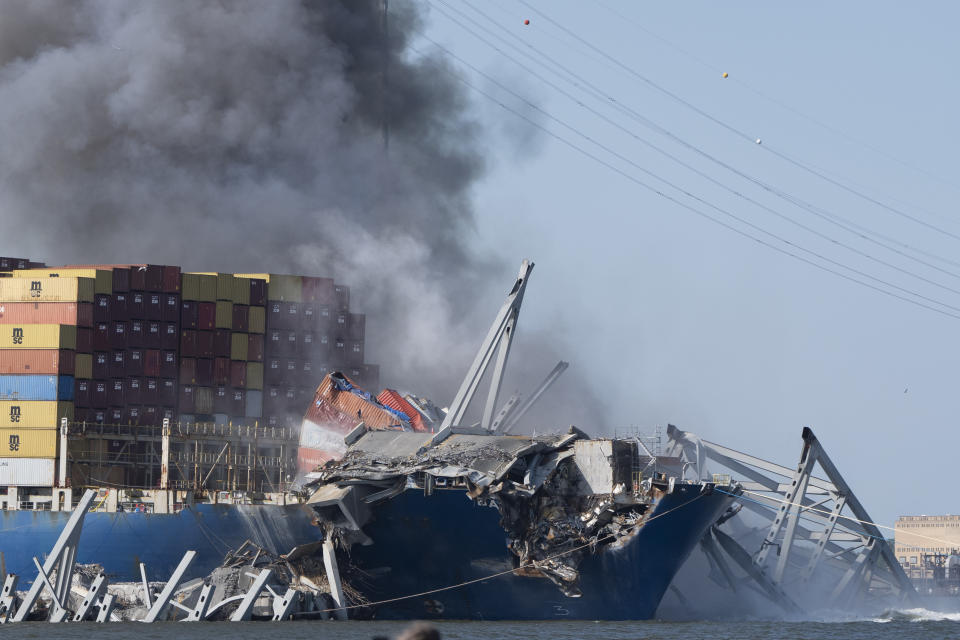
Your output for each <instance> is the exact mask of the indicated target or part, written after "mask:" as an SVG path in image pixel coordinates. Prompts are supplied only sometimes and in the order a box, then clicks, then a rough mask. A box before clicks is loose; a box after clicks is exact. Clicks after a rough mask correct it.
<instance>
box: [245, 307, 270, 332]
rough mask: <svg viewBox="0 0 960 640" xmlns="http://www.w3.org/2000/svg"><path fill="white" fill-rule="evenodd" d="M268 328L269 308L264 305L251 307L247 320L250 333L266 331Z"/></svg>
mask: <svg viewBox="0 0 960 640" xmlns="http://www.w3.org/2000/svg"><path fill="white" fill-rule="evenodd" d="M266 330H267V310H266V309H265V308H263V307H250V315H249V317H248V322H247V331H249V332H250V333H265V332H266Z"/></svg>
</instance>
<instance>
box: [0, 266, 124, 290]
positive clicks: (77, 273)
mask: <svg viewBox="0 0 960 640" xmlns="http://www.w3.org/2000/svg"><path fill="white" fill-rule="evenodd" d="M41 276H43V277H47V278H92V279H93V292H94V293H113V272H112V271H110V270H109V269H20V270H17V271H14V272H13V277H14V278H27V279H36V278H38V277H41Z"/></svg>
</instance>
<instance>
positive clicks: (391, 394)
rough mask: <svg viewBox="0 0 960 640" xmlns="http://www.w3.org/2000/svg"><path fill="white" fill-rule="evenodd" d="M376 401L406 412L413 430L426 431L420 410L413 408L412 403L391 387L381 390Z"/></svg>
mask: <svg viewBox="0 0 960 640" xmlns="http://www.w3.org/2000/svg"><path fill="white" fill-rule="evenodd" d="M377 402H379V403H380V404H382V405H384V406H386V407H390V408H391V409H394V410H395V411H399V412H401V413H405V414H407V417H409V418H410V420H409V422H410V426H411V427H413V430H414V431H428V429H427V426H426V425H425V424H424V422H423V416H421V415H420V412H419V411H417V410H416V409H414V408H413V405H411V404H410V403H409V402H407V400H406V399H405V398H404V397H403V396H401V395H400V394H399V393H397V392H396V391H394V390H393V389H384V390H383V391H381V392H380V395H378V396H377Z"/></svg>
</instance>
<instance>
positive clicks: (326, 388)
mask: <svg viewBox="0 0 960 640" xmlns="http://www.w3.org/2000/svg"><path fill="white" fill-rule="evenodd" d="M340 375H343V374H340ZM344 379H346V380H347V381H348V382H349V383H350V384H351V385H352V386H353V387H354V388H355V389H357V390H360V391H363V389H361V388H360V387H358V386H357V385H356V384H354V383H353V381H352V380H350V379H349V378H347V377H346V376H344ZM324 404H329V406H330V407H332V408H333V409H335V410H336V411H338V412H340V413H342V414H343V415H344V416H346V418H347V419H349V420H356V422H358V423H359V422H360V421H361V420H362V421H363V423H364V424H366V425H367V426H368V427H370V428H371V429H385V428H387V427H391V426H395V425H399V424H400V419H399V418H398V417H397V416H395V415H394V414H392V413H390V412H389V411H387V410H386V409H384V408H383V407H381V406H379V405H377V404H376V401H375V400H374V401H369V400H365V399H364V398H362V397H360V396H358V395H357V394H355V393H353V391H341V390H340V389H338V388H337V386H336V384H335V383H334V381H333V378H332V374H327V375H326V376H325V377H324V378H323V381H322V382H321V383H320V386H319V387H317V393H316V395H315V396H314V401H313V404H312V405H310V408H309V409H307V415H306V416H305V417H306V419H307V420H311V421H313V422H317V424H320V423H322V419H321V420H320V421H317V420H313V417H312V415H311V414H312V413H313V412H316V411H318V410H320V409H322V407H323V405H324Z"/></svg>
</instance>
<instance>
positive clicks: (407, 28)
mask: <svg viewBox="0 0 960 640" xmlns="http://www.w3.org/2000/svg"><path fill="white" fill-rule="evenodd" d="M422 20H423V16H422V15H421V11H420V7H419V6H418V5H416V4H414V3H413V2H409V1H407V2H404V1H398V0H391V2H390V10H389V14H388V18H387V20H386V25H385V23H384V14H383V12H382V4H381V1H380V0H362V1H361V0H339V1H334V0H327V1H323V2H294V1H271V2H262V1H243V0H238V1H231V2H213V1H211V2H199V3H198V2H193V1H190V2H187V1H177V0H172V1H164V2H138V1H131V0H87V1H69V2H68V1H66V0H63V1H53V0H7V1H6V2H4V3H3V4H2V5H0V146H2V149H3V153H2V154H0V223H2V224H3V227H4V229H5V230H7V231H6V232H5V234H4V235H5V237H6V239H7V242H4V243H3V246H2V247H0V253H3V254H11V253H12V254H15V255H19V254H28V255H29V256H30V257H32V258H34V259H41V260H46V261H47V262H48V263H50V264H66V263H71V262H77V263H97V262H152V263H161V264H180V265H182V266H183V267H184V268H186V269H188V270H219V271H248V272H257V271H269V272H275V273H276V272H280V273H284V272H288V273H308V274H314V275H331V276H333V277H335V278H337V280H338V281H339V282H343V283H345V284H348V285H350V286H351V287H352V291H353V292H354V293H355V297H354V303H353V304H352V306H353V307H355V308H357V309H359V310H362V311H365V312H367V314H368V316H369V318H370V320H369V324H368V347H367V352H368V356H369V357H368V359H370V360H372V361H374V362H380V363H383V365H384V368H383V383H384V384H391V385H398V386H399V385H400V384H401V382H400V381H404V380H415V382H413V383H412V384H408V385H407V386H408V387H409V388H410V389H411V390H417V391H419V392H421V393H427V394H436V395H437V397H438V401H439V402H441V403H442V402H445V401H446V398H447V397H448V396H449V395H450V394H452V392H453V391H454V390H455V382H456V381H457V380H459V378H460V376H462V373H463V369H464V367H465V365H466V363H468V362H469V360H470V358H471V356H472V353H473V350H474V349H475V348H476V346H477V344H478V342H479V340H480V338H481V335H482V333H477V330H478V328H479V329H480V330H481V331H482V330H483V328H484V325H485V323H487V322H489V321H490V319H492V316H493V313H494V311H495V309H494V308H490V309H489V312H485V313H482V314H481V322H480V323H477V322H473V321H468V320H467V319H468V318H469V317H470V316H471V315H472V314H473V313H474V312H475V310H476V307H475V305H476V303H477V301H478V299H485V298H484V297H483V295H481V292H483V291H486V287H487V286H488V285H489V284H490V283H492V284H495V285H499V287H498V289H499V288H503V289H504V292H505V291H506V289H507V287H508V286H509V284H510V283H509V278H510V274H511V272H512V271H513V270H514V269H515V268H516V265H513V264H511V265H508V266H507V267H506V268H505V269H503V268H500V269H493V268H492V267H491V266H490V264H489V262H488V261H487V260H485V259H483V258H482V257H480V256H477V255H475V254H474V253H473V252H472V251H471V249H470V245H471V241H472V240H473V235H474V227H473V212H472V210H471V205H470V199H469V192H470V188H471V186H472V185H474V183H475V182H476V181H477V179H478V178H479V177H480V176H481V175H482V173H483V169H484V161H483V155H482V152H481V146H480V144H479V140H480V139H481V133H482V132H481V130H480V127H479V126H478V124H477V123H476V122H475V121H473V120H472V119H471V117H470V109H469V106H470V105H469V103H468V100H467V97H466V95H465V93H464V88H463V87H462V85H460V84H459V83H458V82H457V81H456V79H454V78H453V77H452V76H451V75H450V74H448V73H446V72H445V70H446V69H448V68H449V67H448V63H447V62H446V61H445V60H444V59H443V58H442V57H441V56H440V55H438V54H436V52H434V53H427V54H426V55H424V56H421V55H419V54H417V55H412V54H411V52H410V51H409V47H408V45H409V43H410V41H411V40H413V39H415V38H416V34H417V31H418V29H419V28H420V26H421V23H422ZM385 34H386V35H385ZM387 137H388V139H389V148H388V150H387V149H385V138H387ZM518 262H519V260H518ZM491 276H496V277H491ZM492 299H493V300H495V301H497V302H499V298H498V297H493V298H492ZM484 310H485V309H484ZM550 360H551V358H547V359H545V360H544V362H543V364H542V365H538V366H542V368H543V371H544V372H545V371H546V370H548V369H549V367H550V366H552V364H553V362H551V361H550Z"/></svg>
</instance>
